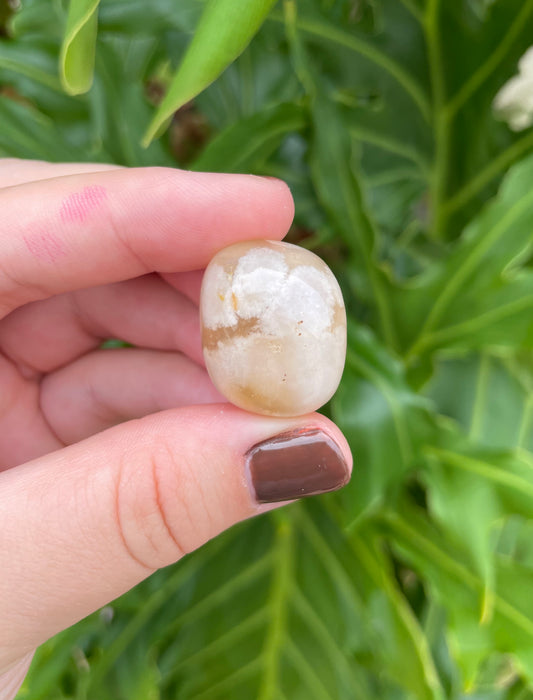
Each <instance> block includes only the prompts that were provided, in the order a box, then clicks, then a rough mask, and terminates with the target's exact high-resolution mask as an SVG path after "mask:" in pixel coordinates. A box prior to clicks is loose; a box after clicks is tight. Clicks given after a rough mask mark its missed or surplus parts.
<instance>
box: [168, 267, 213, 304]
mask: <svg viewBox="0 0 533 700" xmlns="http://www.w3.org/2000/svg"><path fill="white" fill-rule="evenodd" d="M161 277H162V278H163V279H164V280H165V282H167V283H168V284H170V286H171V287H174V289H176V290H177V291H178V292H181V293H182V294H183V295H184V296H186V297H187V299H190V300H191V301H192V302H193V303H194V304H196V306H199V304H200V290H201V287H202V279H203V277H204V271H203V270H191V271H190V272H177V273H176V272H168V273H166V274H163V275H161Z"/></svg>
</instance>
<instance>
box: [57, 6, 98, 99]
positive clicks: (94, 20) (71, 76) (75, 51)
mask: <svg viewBox="0 0 533 700" xmlns="http://www.w3.org/2000/svg"><path fill="white" fill-rule="evenodd" d="M99 2H100V0H70V4H69V10H68V16H67V25H66V28H65V35H64V37H63V44H62V46H61V54H60V59H59V74H60V76H61V82H62V84H63V87H64V89H65V90H66V92H68V93H69V94H70V95H79V94H81V93H83V92H87V90H88V89H89V88H90V87H91V84H92V81H93V71H94V57H95V51H96V35H97V30H98V5H99Z"/></svg>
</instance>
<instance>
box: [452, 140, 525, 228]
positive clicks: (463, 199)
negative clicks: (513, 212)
mask: <svg viewBox="0 0 533 700" xmlns="http://www.w3.org/2000/svg"><path fill="white" fill-rule="evenodd" d="M532 148H533V131H529V132H528V133H527V134H526V135H525V136H523V137H522V138H521V139H519V140H518V141H515V143H513V145H512V146H509V148H507V149H506V150H505V151H503V153H500V155H499V156H498V157H497V158H495V159H494V160H492V161H490V163H489V164H488V165H487V166H486V167H485V168H483V170H482V171H481V172H480V173H478V175H476V177H474V178H472V180H470V181H469V182H467V183H466V185H464V186H463V187H462V188H461V189H460V190H459V191H458V192H456V193H455V194H454V196H453V197H452V198H451V199H449V200H448V201H447V202H446V203H445V204H444V212H445V214H446V216H450V214H453V213H454V212H456V211H457V210H458V209H461V208H462V207H464V206H465V204H468V202H470V201H471V200H472V199H473V198H474V197H475V196H476V194H478V193H479V192H481V190H482V189H483V188H484V187H486V186H487V185H488V184H489V182H491V180H493V179H494V178H495V177H497V175H499V174H500V173H501V172H502V171H504V170H506V169H507V168H508V167H510V166H511V165H512V164H513V163H514V162H515V161H517V160H518V159H519V158H520V156H522V155H524V154H525V153H527V152H528V151H529V150H531V149H532Z"/></svg>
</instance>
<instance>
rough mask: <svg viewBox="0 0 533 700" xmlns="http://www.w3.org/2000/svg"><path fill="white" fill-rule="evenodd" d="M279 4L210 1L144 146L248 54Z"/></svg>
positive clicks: (269, 1)
mask: <svg viewBox="0 0 533 700" xmlns="http://www.w3.org/2000/svg"><path fill="white" fill-rule="evenodd" d="M275 1H276V0H239V1H238V2H236V1H235V0H209V2H208V3H207V5H206V7H205V10H204V13H203V14H202V17H201V19H200V23H199V25H198V27H197V29H196V32H195V34H194V37H193V39H192V41H191V44H190V45H189V47H188V49H187V52H186V54H185V56H184V58H183V61H182V63H181V65H180V67H179V69H178V72H177V73H176V75H175V77H174V79H173V81H172V83H171V85H170V88H169V90H168V92H167V94H166V95H165V97H164V99H163V101H162V103H161V104H160V106H159V108H158V110H157V112H156V114H155V116H154V117H153V119H152V121H151V123H150V125H149V127H148V129H147V132H146V135H145V137H144V141H143V143H144V145H148V144H149V143H150V141H152V139H154V138H155V136H156V135H157V134H158V133H159V132H160V131H161V130H162V128H163V127H164V125H165V124H166V123H167V122H168V120H169V119H170V117H171V116H172V114H173V113H174V112H175V111H176V110H178V109H179V108H180V107H181V106H183V105H184V104H185V103H186V102H188V101H189V100H191V99H192V98H193V97H195V96H196V95H198V93H200V92H201V91H202V90H204V89H205V88H206V87H207V86H208V85H209V84H210V83H212V82H213V80H215V78H217V77H218V76H219V75H220V73H222V71H223V70H224V69H225V68H227V67H228V65H229V64H230V63H231V62H232V61H234V60H235V59H236V58H237V56H238V55H239V54H240V53H242V51H244V49H245V48H246V46H247V45H248V43H249V42H250V41H251V39H252V38H253V36H254V34H255V33H256V32H257V30H258V29H259V27H260V26H261V24H262V23H263V21H264V19H265V17H266V16H267V14H268V12H269V11H270V9H271V7H272V6H273V5H274V3H275Z"/></svg>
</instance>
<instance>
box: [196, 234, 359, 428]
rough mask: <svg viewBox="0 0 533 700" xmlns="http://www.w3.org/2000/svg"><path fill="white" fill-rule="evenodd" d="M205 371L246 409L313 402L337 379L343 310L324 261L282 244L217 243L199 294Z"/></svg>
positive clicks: (292, 409)
mask: <svg viewBox="0 0 533 700" xmlns="http://www.w3.org/2000/svg"><path fill="white" fill-rule="evenodd" d="M200 314H201V322H202V345H203V351H204V357H205V363H206V366H207V371H208V372H209V375H210V377H211V379H212V381H213V383H214V385H215V386H216V387H217V389H218V390H219V391H220V392H221V393H222V394H224V396H225V397H226V398H227V399H228V400H229V401H231V402H232V403H234V404H235V405H236V406H240V407H241V408H244V409H245V410H247V411H252V412H254V413H262V414H265V415H269V416H298V415H301V414H303V413H308V412H310V411H314V410H316V409H317V408H320V406H322V405H323V404H324V403H326V401H328V400H329V399H330V398H331V397H332V396H333V394H334V393H335V390H336V389H337V386H338V385H339V381H340V379H341V375H342V370H343V368H344V360H345V356H346V312H345V309H344V302H343V299H342V294H341V290H340V288H339V285H338V283H337V280H336V279H335V277H334V276H333V273H332V272H331V270H330V269H329V267H328V266H327V265H326V264H325V263H324V262H323V261H322V260H321V259H320V258H319V257H317V256H316V255H315V254H314V253H311V252H309V251H308V250H305V249H304V248H300V247H299V246H296V245H292V244H290V243H279V242H277V241H247V242H245V243H236V244H234V245H231V246H229V247H228V248H224V249H223V250H221V251H220V252H219V253H217V254H216V255H215V257H214V258H213V259H212V260H211V262H210V263H209V265H208V266H207V269H206V271H205V275H204V279H203V283H202V293H201V300H200Z"/></svg>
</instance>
